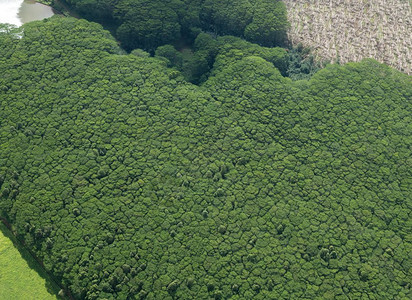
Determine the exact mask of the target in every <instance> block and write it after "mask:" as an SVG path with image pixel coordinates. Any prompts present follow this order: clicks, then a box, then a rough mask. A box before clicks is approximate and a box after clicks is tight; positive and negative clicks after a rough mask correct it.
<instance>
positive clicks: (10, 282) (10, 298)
mask: <svg viewBox="0 0 412 300" xmlns="http://www.w3.org/2000/svg"><path fill="white" fill-rule="evenodd" d="M58 291H59V287H58V286H57V284H55V283H53V281H52V280H51V278H50V277H49V276H48V275H47V274H46V272H45V271H44V270H43V269H42V268H41V266H40V265H39V263H38V262H37V261H36V260H35V259H34V258H33V257H32V256H31V255H30V253H29V252H28V251H27V250H26V249H24V248H23V247H22V246H20V245H19V244H18V243H17V242H16V240H15V238H14V236H13V235H12V234H11V232H10V231H9V230H8V229H7V228H6V226H5V225H4V224H3V223H2V222H1V221H0V299H7V300H14V299H16V300H21V299H24V300H31V299H33V300H34V299H36V300H37V299H41V300H48V299H58V296H57V293H58Z"/></svg>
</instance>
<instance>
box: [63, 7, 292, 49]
mask: <svg viewBox="0 0 412 300" xmlns="http://www.w3.org/2000/svg"><path fill="white" fill-rule="evenodd" d="M68 3H70V4H71V6H72V7H73V8H74V9H76V10H77V11H78V12H79V13H81V14H82V15H83V16H84V17H86V18H88V19H89V20H93V21H98V22H103V23H111V24H114V25H116V26H117V30H116V37H117V39H119V40H120V42H121V43H122V46H123V47H124V48H125V49H126V50H132V49H135V48H143V49H145V50H150V51H153V50H154V49H156V47H158V46H162V45H164V44H169V43H173V42H177V41H178V40H179V39H180V38H181V37H184V38H185V39H186V40H188V41H191V40H193V39H194V38H195V37H196V36H197V34H198V33H199V32H200V31H202V30H204V31H208V32H212V33H214V34H218V35H234V36H239V37H244V38H245V39H247V40H248V41H251V42H254V43H258V44H261V45H263V46H274V45H282V44H284V43H285V42H286V30H287V28H288V26H289V23H288V20H287V14H286V6H285V4H284V3H283V2H282V1H280V0H68Z"/></svg>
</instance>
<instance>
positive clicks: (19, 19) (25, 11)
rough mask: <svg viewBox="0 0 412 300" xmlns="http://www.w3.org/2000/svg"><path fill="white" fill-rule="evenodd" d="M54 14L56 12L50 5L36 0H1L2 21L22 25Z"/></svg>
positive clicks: (0, 14)
mask: <svg viewBox="0 0 412 300" xmlns="http://www.w3.org/2000/svg"><path fill="white" fill-rule="evenodd" d="M52 15H54V12H53V9H52V8H51V7H50V6H47V5H43V4H40V3H36V2H35V1H34V0H24V1H23V0H0V23H10V24H13V25H16V26H20V25H22V24H24V23H27V22H30V21H35V20H42V19H44V18H48V17H51V16H52Z"/></svg>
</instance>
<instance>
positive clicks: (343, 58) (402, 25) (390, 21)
mask: <svg viewBox="0 0 412 300" xmlns="http://www.w3.org/2000/svg"><path fill="white" fill-rule="evenodd" d="M284 2H285V3H286V6H287V8H288V15H289V21H290V23H291V25H292V26H291V29H290V31H289V38H290V40H291V41H292V43H293V44H294V45H297V44H299V43H302V44H303V45H304V46H307V47H310V48H312V49H313V50H314V53H315V55H316V57H317V58H318V59H321V60H329V61H333V62H336V61H340V62H341V63H346V62H349V61H359V60H361V59H363V58H366V57H372V58H374V59H376V60H378V61H380V62H383V63H386V64H388V65H390V66H392V67H394V68H396V69H398V70H400V71H403V72H405V73H407V74H412V10H411V5H410V3H409V1H408V0H309V1H308V0H284Z"/></svg>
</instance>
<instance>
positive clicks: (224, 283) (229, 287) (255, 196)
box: [0, 0, 412, 299]
mask: <svg viewBox="0 0 412 300" xmlns="http://www.w3.org/2000/svg"><path fill="white" fill-rule="evenodd" d="M138 2H139V1H137V2H134V3H138ZM141 2H144V1H141ZM178 2H181V3H184V4H185V5H192V7H193V9H194V10H195V9H196V8H198V7H201V5H208V7H210V10H207V11H206V12H207V13H208V14H207V16H200V15H199V14H198V13H196V12H192V14H191V15H190V16H189V15H185V16H184V17H181V16H180V15H179V10H175V9H172V8H171V7H173V5H175V3H178ZM195 2H196V1H163V2H162V3H164V4H163V7H164V10H165V11H173V12H174V13H175V14H176V15H173V14H172V13H171V17H170V18H168V19H165V20H164V22H165V23H164V24H166V23H167V24H168V25H167V26H166V27H165V30H170V32H178V30H177V29H178V27H179V26H180V29H179V30H180V32H182V30H183V29H182V28H188V27H187V25H184V24H183V23H180V22H183V21H185V22H187V24H192V23H191V22H192V21H188V20H192V19H193V20H198V21H199V24H200V25H199V26H203V25H201V24H202V22H203V21H202V20H204V19H205V18H209V17H210V18H213V22H208V24H213V26H215V28H216V30H220V31H222V33H229V34H239V35H241V33H240V32H238V33H237V32H232V31H231V30H232V29H231V24H235V23H236V22H237V21H236V18H237V16H238V15H240V14H241V13H242V9H247V10H248V11H250V10H249V8H248V7H250V6H251V5H254V3H255V2H262V3H264V5H263V4H262V7H265V5H272V4H268V3H266V1H247V0H242V1H238V2H239V5H238V6H236V7H238V9H239V11H229V10H225V3H226V2H225V1H210V0H206V1H204V2H203V1H198V2H201V3H200V4H201V5H197V3H195ZM98 3H99V5H101V6H102V7H106V8H107V13H108V14H111V13H112V11H113V10H115V11H117V13H118V15H117V16H118V17H120V18H124V20H125V22H124V23H123V24H127V22H128V21H127V18H128V17H127V14H128V13H127V12H126V10H124V11H123V10H122V8H121V5H120V3H122V5H126V4H127V2H126V0H125V2H123V1H122V2H119V3H117V2H112V1H102V2H98ZM77 5H79V9H80V7H82V6H81V5H84V6H85V7H86V2H79V3H78V4H77ZM215 6H219V14H216V13H215V11H214V7H215ZM220 8H221V9H220ZM147 9H148V10H150V9H151V8H150V6H149V7H147ZM252 11H253V15H251V16H250V22H245V23H244V30H245V32H246V31H247V32H248V35H250V37H252V36H254V35H253V30H255V29H256V28H264V27H265V25H264V24H265V22H266V21H267V20H264V19H262V18H261V17H257V16H259V13H260V10H256V11H255V10H252ZM125 12H126V13H125ZM132 12H133V11H132V10H130V14H132ZM220 13H221V14H222V15H220ZM153 14H154V12H153ZM172 15H173V16H172ZM147 16H148V18H149V17H151V16H152V15H151V12H150V11H148V15H147ZM153 16H155V15H153ZM130 17H133V16H132V15H131V16H130ZM198 17H199V19H197V18H198ZM96 18H98V17H97V16H96ZM225 19H227V21H228V23H227V24H225V23H224V22H223V21H222V20H225ZM176 20H177V21H178V22H179V23H176ZM141 22H142V23H141V24H139V25H136V26H143V27H145V26H146V25H145V24H146V23H145V22H149V23H150V20H146V19H141ZM222 22H223V23H222ZM149 23H148V24H149ZM136 24H137V23H136ZM185 26H186V27H185ZM120 28H121V27H119V30H120ZM247 28H249V29H247ZM23 29H24V31H23V33H22V36H21V38H20V36H19V35H16V34H15V33H13V32H1V33H0V73H1V74H2V76H1V77H0V216H1V217H2V218H5V219H6V220H7V221H8V222H9V223H10V224H12V226H13V230H14V231H15V232H16V234H17V235H18V237H19V238H20V239H22V240H24V241H25V243H26V245H27V247H29V248H30V249H31V250H32V251H33V252H34V253H35V254H36V255H37V256H38V257H39V258H40V259H41V260H42V261H43V263H44V266H45V268H46V269H47V270H48V271H49V272H51V273H52V274H53V275H54V276H55V277H56V278H57V279H58V280H59V281H60V282H62V283H63V285H65V286H66V287H67V288H68V289H69V290H70V292H71V294H72V296H73V297H74V298H75V299H145V298H146V299H209V298H212V299H229V298H230V299H362V298H365V299H366V298H368V299H409V296H410V293H411V291H410V289H411V278H412V274H411V258H410V252H411V229H412V228H411V227H412V226H411V222H410V214H411V204H412V203H411V200H412V199H411V197H412V180H411V178H412V153H411V149H412V125H411V124H412V120H411V116H412V103H411V99H412V80H411V77H410V76H407V75H405V74H402V73H400V72H398V71H396V70H393V69H391V68H389V67H387V66H385V65H383V64H379V63H377V62H376V61H374V60H364V61H362V62H360V63H348V64H346V65H343V66H339V65H329V66H327V67H326V68H325V69H322V70H320V71H318V72H317V73H316V74H315V75H314V76H313V77H311V78H310V79H309V80H299V81H292V80H291V79H290V78H286V77H283V76H282V73H284V72H285V69H282V68H283V67H282V66H284V62H285V60H284V59H285V56H284V55H285V50H283V49H280V48H264V47H260V46H257V45H253V44H250V43H247V42H245V41H241V40H238V39H236V38H234V37H221V38H218V39H210V38H209V36H208V35H203V36H200V37H198V39H197V40H196V43H195V47H198V48H197V50H196V51H195V52H202V51H204V52H202V53H200V54H195V55H202V57H204V60H205V62H206V64H207V67H208V68H209V70H208V72H209V75H208V77H207V78H203V79H202V80H199V81H200V82H201V84H200V85H199V86H197V85H193V84H191V83H189V82H187V81H186V80H185V79H184V76H183V75H184V70H186V69H184V68H182V69H181V71H179V70H178V69H177V68H176V67H175V68H169V67H168V65H171V66H176V65H178V63H179V58H178V57H177V58H175V56H173V53H174V52H173V47H172V48H170V47H169V48H166V49H164V48H163V49H162V48H161V49H160V50H158V52H157V54H158V55H157V56H156V57H149V55H148V54H147V53H145V52H144V51H142V50H135V51H133V52H132V53H131V54H128V55H126V54H124V53H123V51H122V50H121V49H120V48H119V46H118V44H117V43H116V41H115V40H114V39H113V38H112V37H111V35H110V34H109V33H108V32H107V31H104V30H103V29H102V27H101V26H100V25H98V24H95V23H89V22H87V21H85V20H76V19H73V18H59V17H53V18H51V19H48V20H45V21H38V22H32V23H28V24H26V25H24V26H23ZM132 30H133V28H132ZM125 32H126V31H125ZM139 32H140V31H139ZM245 32H243V33H242V34H245V35H246V33H245ZM159 34H160V33H159ZM173 34H174V33H173ZM251 39H252V40H253V38H251ZM253 41H256V40H253ZM165 42H167V39H166V40H165ZM196 45H197V46H196ZM175 54H176V53H175ZM182 74H183V75H182ZM190 74H195V73H190Z"/></svg>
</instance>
